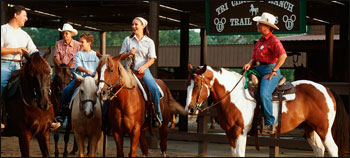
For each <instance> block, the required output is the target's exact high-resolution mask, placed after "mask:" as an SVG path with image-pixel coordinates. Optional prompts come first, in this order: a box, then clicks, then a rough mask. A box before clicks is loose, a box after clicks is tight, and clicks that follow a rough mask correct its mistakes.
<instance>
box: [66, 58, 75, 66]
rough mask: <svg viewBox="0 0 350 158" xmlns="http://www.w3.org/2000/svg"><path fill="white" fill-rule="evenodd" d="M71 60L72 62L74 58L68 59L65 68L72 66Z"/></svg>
mask: <svg viewBox="0 0 350 158" xmlns="http://www.w3.org/2000/svg"><path fill="white" fill-rule="evenodd" d="M73 60H74V58H71V59H70V61H69V63H68V65H67V67H69V68H70V66H71V65H72V64H73Z"/></svg>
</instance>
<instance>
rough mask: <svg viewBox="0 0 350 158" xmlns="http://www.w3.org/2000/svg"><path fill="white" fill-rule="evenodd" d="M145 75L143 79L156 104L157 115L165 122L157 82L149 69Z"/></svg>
mask: <svg viewBox="0 0 350 158" xmlns="http://www.w3.org/2000/svg"><path fill="white" fill-rule="evenodd" d="M144 72H145V75H144V76H143V77H142V80H143V82H145V84H146V85H147V86H148V88H149V90H150V92H151V95H152V100H153V103H154V109H155V111H156V113H157V114H158V117H159V119H160V120H161V121H163V117H162V112H161V110H160V92H159V89H158V86H157V83H156V81H155V80H154V78H153V76H152V74H151V72H150V70H149V69H148V68H147V69H145V70H144Z"/></svg>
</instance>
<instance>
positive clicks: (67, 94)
mask: <svg viewBox="0 0 350 158" xmlns="http://www.w3.org/2000/svg"><path fill="white" fill-rule="evenodd" d="M86 76H91V77H94V76H95V74H93V75H89V74H85V75H83V77H86ZM75 78H76V76H75V75H74V79H73V80H72V81H71V82H70V83H69V84H68V85H67V87H66V88H64V90H63V93H62V97H61V105H60V110H63V105H64V104H65V103H67V102H69V101H70V100H71V97H72V94H73V91H74V87H75V86H76V84H77V83H76V82H75Z"/></svg>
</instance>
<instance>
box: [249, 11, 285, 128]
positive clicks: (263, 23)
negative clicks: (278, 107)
mask: <svg viewBox="0 0 350 158" xmlns="http://www.w3.org/2000/svg"><path fill="white" fill-rule="evenodd" d="M253 21H256V22H257V28H258V32H260V33H261V34H262V36H261V37H260V39H259V40H258V42H256V43H255V45H254V50H253V55H252V59H251V60H250V61H249V63H247V64H245V65H244V66H243V69H244V70H249V68H250V67H251V66H252V65H255V64H257V62H259V63H260V65H259V64H257V65H258V66H257V67H256V70H257V71H258V72H259V74H260V75H261V76H263V77H262V78H261V87H260V99H261V102H262V104H263V107H264V117H265V120H266V121H265V129H264V131H265V132H266V133H272V131H273V124H274V122H275V118H274V116H273V115H272V93H273V91H274V90H275V88H276V86H277V84H278V82H279V80H280V79H281V78H282V75H281V72H280V69H279V68H280V67H281V66H282V65H283V63H284V62H285V60H286V58H287V54H286V51H285V50H284V48H283V45H282V43H281V41H280V40H279V39H278V38H277V37H276V36H275V35H273V34H272V32H273V31H274V30H275V29H276V30H279V28H278V27H277V26H276V25H275V21H276V17H275V16H274V15H272V14H270V13H267V12H264V13H263V14H262V15H261V16H256V17H254V18H253Z"/></svg>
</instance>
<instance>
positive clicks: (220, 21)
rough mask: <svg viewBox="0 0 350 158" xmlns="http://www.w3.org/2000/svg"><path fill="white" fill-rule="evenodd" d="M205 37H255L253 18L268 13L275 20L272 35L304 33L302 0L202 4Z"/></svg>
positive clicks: (221, 0)
mask: <svg viewBox="0 0 350 158" xmlns="http://www.w3.org/2000/svg"><path fill="white" fill-rule="evenodd" d="M205 10H206V30H207V35H230V34H259V33H258V32H257V27H256V22H255V21H253V18H254V17H255V16H261V14H262V13H263V12H268V13H271V14H273V15H274V16H276V22H275V25H276V26H277V27H278V28H279V30H278V31H277V30H276V31H275V32H274V33H293V34H294V33H305V32H306V3H305V0H287V1H227V0H226V1H225V0H207V1H206V7H205Z"/></svg>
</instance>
